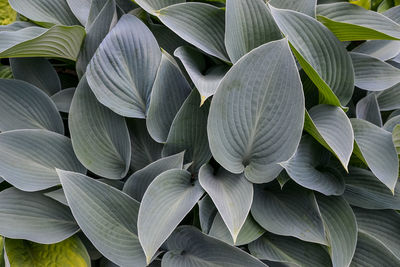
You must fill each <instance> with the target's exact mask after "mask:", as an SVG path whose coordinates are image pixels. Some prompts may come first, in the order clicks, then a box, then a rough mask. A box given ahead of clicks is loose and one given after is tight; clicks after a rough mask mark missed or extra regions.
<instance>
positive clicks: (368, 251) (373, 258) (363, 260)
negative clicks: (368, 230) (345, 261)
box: [350, 232, 400, 267]
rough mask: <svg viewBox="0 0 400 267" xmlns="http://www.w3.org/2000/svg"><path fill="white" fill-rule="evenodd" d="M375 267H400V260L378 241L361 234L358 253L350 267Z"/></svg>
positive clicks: (359, 234) (357, 248)
mask: <svg viewBox="0 0 400 267" xmlns="http://www.w3.org/2000/svg"><path fill="white" fill-rule="evenodd" d="M375 266H385V267H396V266H400V260H399V259H398V258H396V257H395V256H394V255H393V254H392V253H391V252H390V250H388V249H387V248H386V247H385V246H384V245H383V244H382V243H380V242H379V241H378V240H376V239H374V238H372V237H371V236H369V235H367V234H364V233H363V232H359V233H358V238H357V247H356V252H355V253H354V257H353V260H352V261H351V264H350V267H375Z"/></svg>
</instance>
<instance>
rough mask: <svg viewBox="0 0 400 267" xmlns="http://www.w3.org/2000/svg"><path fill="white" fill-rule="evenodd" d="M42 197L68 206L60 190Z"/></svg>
mask: <svg viewBox="0 0 400 267" xmlns="http://www.w3.org/2000/svg"><path fill="white" fill-rule="evenodd" d="M44 195H45V196H46V197H49V198H52V199H54V200H57V201H58V202H60V203H61V204H64V205H66V206H68V201H67V198H66V197H65V194H64V191H63V190H62V188H60V189H56V190H54V191H50V192H48V193H44Z"/></svg>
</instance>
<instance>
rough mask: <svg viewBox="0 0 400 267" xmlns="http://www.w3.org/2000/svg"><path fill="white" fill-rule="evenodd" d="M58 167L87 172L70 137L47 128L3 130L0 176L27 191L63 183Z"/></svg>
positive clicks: (0, 136)
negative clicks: (75, 152) (76, 153)
mask: <svg viewBox="0 0 400 267" xmlns="http://www.w3.org/2000/svg"><path fill="white" fill-rule="evenodd" d="M56 168H63V169H65V170H71V171H76V172H81V173H85V172H86V169H85V168H84V167H83V166H82V165H81V163H80V162H79V161H78V159H77V158H76V156H75V154H74V151H73V150H72V145H71V140H70V139H69V138H67V137H65V136H63V135H60V134H57V133H54V132H50V131H46V130H36V129H31V130H15V131H9V132H4V133H1V134H0V176H1V177H3V178H4V180H6V181H7V182H9V183H10V184H12V185H13V186H15V187H17V188H18V189H21V190H24V191H39V190H43V189H46V188H50V187H53V186H55V185H59V184H60V180H59V178H58V175H57V173H56Z"/></svg>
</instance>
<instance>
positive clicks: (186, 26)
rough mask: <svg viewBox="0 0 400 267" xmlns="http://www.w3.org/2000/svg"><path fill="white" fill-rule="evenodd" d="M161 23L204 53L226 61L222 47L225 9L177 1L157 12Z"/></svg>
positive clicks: (225, 54)
mask: <svg viewBox="0 0 400 267" xmlns="http://www.w3.org/2000/svg"><path fill="white" fill-rule="evenodd" d="M157 15H158V18H159V19H160V20H161V22H162V23H164V25H166V26H167V27H168V28H170V29H171V30H172V31H174V32H175V33H176V34H177V35H179V36H180V37H181V38H182V39H184V40H185V41H187V42H188V43H191V44H192V45H194V46H196V47H198V48H199V49H201V50H203V51H204V52H206V53H207V54H210V55H212V56H215V57H217V58H219V59H222V60H224V61H229V57H228V55H227V52H226V50H225V44H224V34H225V12H224V11H223V10H221V9H219V8H217V7H215V6H212V5H209V4H205V3H181V4H176V5H172V6H168V7H166V8H163V9H161V10H160V11H159V13H158V14H157Z"/></svg>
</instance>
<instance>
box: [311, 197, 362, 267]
mask: <svg viewBox="0 0 400 267" xmlns="http://www.w3.org/2000/svg"><path fill="white" fill-rule="evenodd" d="M316 197H317V203H318V206H319V209H320V212H321V215H322V219H323V221H324V225H325V232H326V235H327V240H328V245H329V254H330V255H331V259H332V264H333V267H342V266H349V264H350V262H351V259H352V258H353V255H354V251H355V249H356V243H357V222H356V218H355V216H354V213H353V211H352V209H351V208H350V206H349V204H348V203H347V202H346V201H345V200H344V198H343V197H332V196H331V197H327V196H323V195H320V194H318V195H316Z"/></svg>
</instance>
